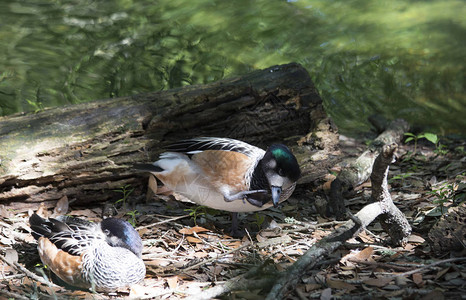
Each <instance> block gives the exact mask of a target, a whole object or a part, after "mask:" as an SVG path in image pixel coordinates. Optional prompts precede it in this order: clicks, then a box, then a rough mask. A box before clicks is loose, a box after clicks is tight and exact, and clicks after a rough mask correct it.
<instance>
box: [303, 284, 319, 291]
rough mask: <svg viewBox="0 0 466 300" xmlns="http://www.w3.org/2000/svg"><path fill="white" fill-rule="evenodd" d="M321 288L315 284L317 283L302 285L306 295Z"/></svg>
mask: <svg viewBox="0 0 466 300" xmlns="http://www.w3.org/2000/svg"><path fill="white" fill-rule="evenodd" d="M321 287H322V285H320V284H317V283H308V284H305V285H304V288H305V290H306V292H307V293H309V292H310V291H313V290H317V289H320V288H321Z"/></svg>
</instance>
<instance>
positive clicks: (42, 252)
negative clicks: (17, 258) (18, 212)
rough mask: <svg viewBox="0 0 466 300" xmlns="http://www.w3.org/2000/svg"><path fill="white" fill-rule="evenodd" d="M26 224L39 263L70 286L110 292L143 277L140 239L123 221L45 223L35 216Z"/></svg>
mask: <svg viewBox="0 0 466 300" xmlns="http://www.w3.org/2000/svg"><path fill="white" fill-rule="evenodd" d="M29 224H30V228H31V233H32V236H33V237H34V238H35V239H36V240H37V244H38V246H37V249H38V252H39V256H40V259H41V261H42V263H43V264H44V265H46V266H48V268H50V270H51V271H52V272H53V273H54V274H55V275H57V276H58V277H59V278H60V279H62V280H63V281H64V282H66V283H67V284H69V285H71V286H74V287H78V288H84V289H90V290H92V291H97V292H113V291H116V290H120V289H125V288H129V287H131V286H132V285H133V284H136V283H139V282H141V281H142V280H143V279H144V277H145V275H146V267H145V265H144V262H143V260H142V247H143V246H142V240H141V237H140V236H139V234H138V232H137V231H136V230H135V229H134V228H133V226H132V225H131V224H130V223H128V222H127V221H125V220H122V219H119V218H106V219H104V220H102V221H101V222H90V221H87V220H84V219H80V218H75V217H71V216H59V217H57V218H49V219H44V218H42V217H40V216H39V215H38V214H36V213H34V214H32V215H31V216H30V218H29Z"/></svg>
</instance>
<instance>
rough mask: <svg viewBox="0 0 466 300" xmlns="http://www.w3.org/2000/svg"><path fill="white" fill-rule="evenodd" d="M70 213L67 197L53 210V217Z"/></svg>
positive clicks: (62, 198) (61, 199)
mask: <svg viewBox="0 0 466 300" xmlns="http://www.w3.org/2000/svg"><path fill="white" fill-rule="evenodd" d="M67 212H68V197H67V196H66V195H65V196H63V197H61V198H60V200H58V201H57V204H56V205H55V208H54V210H53V214H52V217H56V216H62V215H65V214H66V213H67Z"/></svg>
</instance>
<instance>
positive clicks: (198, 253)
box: [194, 251, 209, 258]
mask: <svg viewBox="0 0 466 300" xmlns="http://www.w3.org/2000/svg"><path fill="white" fill-rule="evenodd" d="M194 256H195V257H197V258H204V257H206V256H209V254H208V253H206V252H203V251H199V252H196V253H194Z"/></svg>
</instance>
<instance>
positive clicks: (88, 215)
mask: <svg viewBox="0 0 466 300" xmlns="http://www.w3.org/2000/svg"><path fill="white" fill-rule="evenodd" d="M71 215H73V216H81V217H86V218H87V219H91V218H97V214H96V213H95V212H94V211H92V210H90V209H80V210H73V211H71Z"/></svg>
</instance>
